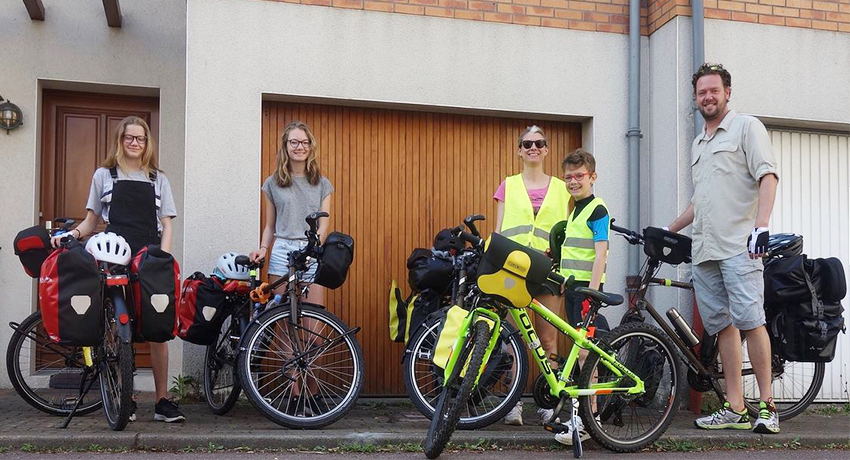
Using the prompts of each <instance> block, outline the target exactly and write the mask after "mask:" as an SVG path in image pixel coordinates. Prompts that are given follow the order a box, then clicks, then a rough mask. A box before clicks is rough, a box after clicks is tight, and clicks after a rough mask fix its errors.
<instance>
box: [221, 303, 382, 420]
mask: <svg viewBox="0 0 850 460" xmlns="http://www.w3.org/2000/svg"><path fill="white" fill-rule="evenodd" d="M290 313H291V312H290V310H289V308H288V307H282V308H276V309H273V310H271V311H267V312H266V313H264V314H263V315H262V316H260V317H259V318H258V319H257V320H256V321H255V322H254V323H252V324H251V326H250V327H249V328H248V330H247V331H246V332H245V336H244V339H243V341H242V349H243V350H244V351H243V352H241V353H239V356H238V366H239V367H238V379H239V382H240V383H241V384H242V389H243V390H244V391H245V395H246V396H247V397H248V400H249V401H251V404H253V405H254V407H256V408H257V410H259V411H260V413H262V414H263V415H264V416H266V418H268V419H269V420H271V421H273V422H275V423H277V424H278V425H282V426H285V427H288V428H321V427H324V426H327V425H330V424H331V423H333V422H335V421H337V420H339V419H340V418H341V417H342V416H344V415H345V414H346V412H348V411H349V410H350V409H351V408H352V407H353V406H354V403H355V401H356V400H357V397H358V396H359V395H360V390H361V388H362V387H363V374H364V370H363V369H364V365H365V364H364V359H363V351H362V350H361V348H360V344H359V343H358V342H357V339H355V338H354V334H353V333H350V332H349V331H350V329H349V327H348V326H346V325H345V323H343V322H342V321H341V320H340V319H339V318H337V317H336V316H334V315H332V314H331V313H329V312H327V311H325V310H323V309H320V308H316V307H312V306H307V305H302V307H301V319H300V321H298V324H297V325H293V324H291V323H290V321H289V318H290ZM290 326H292V328H294V330H295V332H294V333H293V332H292V328H290ZM294 334H297V337H298V338H299V340H300V342H301V344H302V351H301V353H299V354H296V353H295V352H294V350H293V348H294V347H293V339H295V337H296V336H295V335H294Z"/></svg>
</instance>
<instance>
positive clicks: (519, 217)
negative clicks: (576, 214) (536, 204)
mask: <svg viewBox="0 0 850 460" xmlns="http://www.w3.org/2000/svg"><path fill="white" fill-rule="evenodd" d="M569 203H570V194H569V193H568V192H567V185H566V184H565V183H564V181H562V180H561V179H558V178H557V177H550V178H549V189H548V190H547V191H546V197H545V198H544V199H543V204H542V205H541V206H540V209H539V210H538V211H537V216H535V215H534V208H533V207H532V206H531V198H529V197H528V190H526V188H525V183H524V182H523V181H522V174H517V175H515V176H509V177H508V178H507V179H505V216H504V218H503V219H502V228H500V229H499V233H500V234H501V235H502V236H505V237H507V238H508V239H510V240H511V241H514V242H516V243H519V244H522V245H524V246H530V247H532V248H534V249H537V250H538V251H545V250H546V249H548V248H549V231H550V230H551V229H552V226H554V225H555V224H557V223H558V222H560V221H562V220H564V217H565V216H566V214H567V207H568V206H569Z"/></svg>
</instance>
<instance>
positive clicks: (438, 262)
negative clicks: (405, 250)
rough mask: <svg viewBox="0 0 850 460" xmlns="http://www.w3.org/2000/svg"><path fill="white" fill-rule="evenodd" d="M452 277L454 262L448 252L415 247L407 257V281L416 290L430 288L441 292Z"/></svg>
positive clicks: (447, 286)
mask: <svg viewBox="0 0 850 460" xmlns="http://www.w3.org/2000/svg"><path fill="white" fill-rule="evenodd" d="M453 278H454V262H453V261H452V258H451V256H450V255H448V254H440V253H435V252H433V251H430V250H428V249H422V248H416V249H414V250H413V252H411V253H410V257H408V258H407V283H408V284H409V285H410V288H411V289H413V290H414V291H416V292H422V291H425V290H432V291H434V292H436V293H439V294H443V293H445V292H446V291H448V289H449V287H451V284H452V279H453Z"/></svg>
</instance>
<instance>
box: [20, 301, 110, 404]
mask: <svg viewBox="0 0 850 460" xmlns="http://www.w3.org/2000/svg"><path fill="white" fill-rule="evenodd" d="M6 369H8V371H9V380H10V381H11V383H12V386H13V387H14V388H15V391H17V392H18V394H19V395H20V396H21V398H23V399H24V401H26V402H27V404H29V405H31V406H32V407H34V408H36V409H38V410H40V411H42V412H46V413H48V414H50V415H61V416H67V415H68V414H69V413H71V409H72V408H73V407H74V404H76V402H77V399H78V398H79V397H80V393H81V391H82V388H84V386H85V385H87V384H88V383H89V381H90V380H91V379H93V378H94V373H93V372H91V370H90V369H86V368H85V364H84V362H83V352H82V348H80V347H71V346H66V345H59V344H58V343H54V342H53V341H52V340H50V338H49V337H47V333H46V332H45V331H44V326H43V323H42V320H41V312H40V311H37V312H35V313H32V314H31V315H29V316H28V317H27V318H26V319H25V320H24V321H23V322H22V323H21V324H20V326H19V327H18V330H16V331H15V332H14V333H13V334H12V339H11V340H9V347H8V348H7V350H6ZM92 389H93V390H94V391H90V392H89V393H88V395H86V398H85V399H84V400H83V402H82V403H81V404H80V406H79V407H78V408H77V412H76V415H85V414H89V413H91V412H94V411H96V410H98V409H100V407H101V405H102V402H101V399H100V390H99V389H98V384H97V382H95V383H94V385H93V387H92Z"/></svg>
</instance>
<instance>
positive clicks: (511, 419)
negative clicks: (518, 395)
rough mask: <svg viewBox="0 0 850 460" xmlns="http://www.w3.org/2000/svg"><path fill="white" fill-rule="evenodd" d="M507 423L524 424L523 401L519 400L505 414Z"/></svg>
mask: <svg viewBox="0 0 850 460" xmlns="http://www.w3.org/2000/svg"><path fill="white" fill-rule="evenodd" d="M505 425H514V426H522V401H518V402H517V403H516V406H514V408H513V409H511V411H510V412H508V415H506V416H505Z"/></svg>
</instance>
